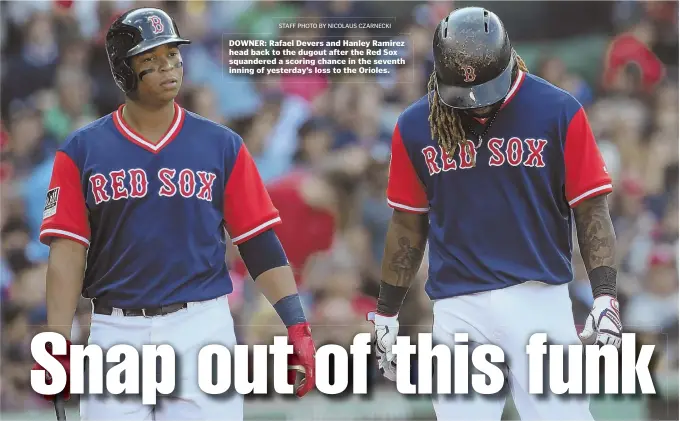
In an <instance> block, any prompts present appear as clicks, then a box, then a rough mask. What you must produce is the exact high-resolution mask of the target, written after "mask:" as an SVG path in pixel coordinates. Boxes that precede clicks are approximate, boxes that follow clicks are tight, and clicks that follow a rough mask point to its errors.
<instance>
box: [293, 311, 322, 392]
mask: <svg viewBox="0 0 680 421" xmlns="http://www.w3.org/2000/svg"><path fill="white" fill-rule="evenodd" d="M288 343H289V344H290V345H293V354H291V355H289V356H288V384H293V385H294V384H295V382H296V380H297V374H298V373H302V375H303V376H304V377H303V379H302V380H301V381H300V385H299V386H298V387H297V389H296V390H295V395H296V396H298V397H300V398H301V397H303V396H304V395H306V394H307V392H309V391H310V390H312V389H313V388H314V386H315V385H316V374H315V367H316V360H315V359H316V348H315V347H314V340H313V339H312V329H311V328H310V327H309V323H299V324H296V325H293V326H290V327H289V328H288Z"/></svg>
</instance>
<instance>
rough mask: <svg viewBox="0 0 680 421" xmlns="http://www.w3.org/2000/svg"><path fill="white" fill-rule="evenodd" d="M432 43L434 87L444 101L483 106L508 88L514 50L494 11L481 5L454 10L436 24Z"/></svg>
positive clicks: (460, 106) (502, 95)
mask: <svg viewBox="0 0 680 421" xmlns="http://www.w3.org/2000/svg"><path fill="white" fill-rule="evenodd" d="M432 44H433V50H434V51H433V52H434V63H435V74H436V85H435V87H436V89H437V93H438V95H439V98H440V100H441V102H443V103H444V104H445V105H448V106H449V107H452V108H457V109H464V110H465V109H467V110H469V109H474V108H481V107H486V106H489V105H493V104H496V103H498V102H499V101H501V100H503V98H505V96H506V95H507V94H508V92H509V91H510V87H511V85H512V71H513V68H514V64H515V52H514V50H513V48H512V45H511V44H510V38H509V37H508V34H507V32H506V31H505V27H504V26H503V22H501V20H500V19H499V18H498V16H496V15H495V14H494V13H492V12H490V11H488V10H486V9H483V8H480V7H465V8H462V9H457V10H454V11H453V12H451V13H450V14H449V15H448V16H447V17H445V18H444V19H443V20H442V21H441V22H440V23H439V25H438V26H437V29H436V30H435V33H434V40H433V43H432Z"/></svg>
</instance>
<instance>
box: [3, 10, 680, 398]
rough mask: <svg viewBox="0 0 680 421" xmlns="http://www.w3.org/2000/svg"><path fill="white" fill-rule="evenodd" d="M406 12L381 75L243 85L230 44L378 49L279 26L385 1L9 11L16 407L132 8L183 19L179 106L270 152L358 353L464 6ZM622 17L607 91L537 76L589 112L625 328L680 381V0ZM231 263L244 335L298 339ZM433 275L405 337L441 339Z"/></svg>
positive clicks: (7, 169)
mask: <svg viewBox="0 0 680 421" xmlns="http://www.w3.org/2000/svg"><path fill="white" fill-rule="evenodd" d="M376 3H378V2H376ZM398 3H399V4H398V6H395V10H394V13H393V14H395V15H396V16H397V18H396V19H395V22H396V23H395V24H394V27H393V28H392V29H393V32H392V34H397V33H406V34H409V36H408V41H409V42H408V43H407V44H408V46H409V47H408V51H404V52H402V54H403V57H404V58H407V60H408V65H407V66H403V67H401V68H397V69H393V71H392V72H391V73H390V74H389V75H383V76H381V77H380V78H375V77H373V76H357V75H352V76H351V77H345V76H342V77H340V78H335V77H328V76H327V75H320V74H317V75H313V76H308V77H305V78H301V77H300V76H295V75H284V76H277V77H257V76H249V75H243V74H239V75H232V74H230V73H229V72H228V71H226V69H227V67H228V66H227V65H226V64H225V63H226V59H227V58H228V51H225V49H224V48H223V40H224V35H223V34H225V33H234V34H236V33H237V34H239V35H238V37H246V36H248V35H251V36H253V37H256V38H257V37H260V34H263V33H266V34H270V35H269V36H271V37H279V36H289V37H295V36H304V37H323V36H334V37H349V36H352V37H355V36H369V37H370V34H366V33H361V32H357V31H356V30H338V29H334V30H329V31H327V32H323V31H321V30H319V31H317V32H311V31H307V32H304V33H296V32H294V31H292V32H286V33H282V32H281V30H280V29H279V27H278V23H279V22H280V21H281V20H282V19H290V20H294V19H299V18H305V19H313V18H314V17H320V16H322V17H324V19H326V20H331V21H335V22H347V21H348V19H347V18H353V17H356V18H359V17H361V18H364V19H365V18H367V17H369V18H370V17H371V16H383V15H384V12H383V11H381V9H380V6H379V5H376V4H375V3H373V4H372V3H363V2H354V1H343V0H335V1H328V2H313V1H309V2H306V1H294V2H282V1H260V2H204V1H199V0H196V1H191V2H153V1H146V2H141V3H140V2H133V1H120V0H119V1H106V2H72V1H35V2H1V3H0V12H1V13H0V15H1V16H2V22H0V43H1V46H2V66H1V68H2V82H1V83H2V85H1V89H2V96H1V110H2V121H1V124H2V126H1V128H0V129H1V130H0V133H1V137H0V150H1V155H0V183H1V186H0V195H1V201H0V227H1V236H2V244H1V247H0V259H1V261H0V271H1V275H0V276H1V288H2V366H1V377H0V392H1V403H2V406H1V407H2V410H3V411H23V410H27V409H33V408H42V407H44V405H45V403H44V402H42V401H40V400H39V399H36V398H35V397H34V396H33V395H32V394H31V393H30V386H29V376H28V373H29V370H30V367H31V360H30V352H29V345H30V340H31V338H32V336H33V335H34V334H35V333H37V332H39V331H40V329H41V326H42V325H43V324H44V323H45V321H46V313H45V307H44V302H45V272H46V261H47V257H48V252H49V249H48V248H47V247H45V246H43V245H41V244H40V243H39V242H38V241H37V240H38V230H39V226H40V223H41V219H42V210H43V206H44V201H45V192H46V191H47V186H48V184H49V178H50V174H51V169H52V161H53V157H54V154H55V151H56V149H57V148H58V147H59V146H60V145H61V144H62V142H63V141H64V139H65V138H66V136H67V135H68V134H69V133H70V132H71V131H73V130H75V129H77V128H79V127H81V126H82V125H84V124H87V123H89V122H91V121H93V120H95V119H97V118H99V117H101V116H103V115H106V114H108V113H110V112H112V111H113V110H115V109H116V107H117V106H118V105H119V104H120V103H122V101H123V97H122V95H121V93H120V91H119V90H118V88H117V87H116V86H115V84H114V83H113V80H112V77H111V73H110V70H109V67H108V61H107V58H106V54H105V51H104V47H103V37H104V34H105V31H106V29H107V28H108V25H109V23H110V22H112V21H113V19H115V18H116V17H117V16H118V15H119V14H120V13H121V12H122V11H124V10H126V9H127V8H130V7H133V6H138V5H145V6H146V5H155V6H160V7H162V8H164V9H165V10H167V11H168V12H169V13H170V14H171V15H172V16H174V17H175V19H176V20H177V23H178V25H179V28H180V32H181V34H182V36H183V37H186V38H189V39H192V40H193V41H194V43H193V44H192V45H190V46H186V47H185V48H184V49H183V50H182V56H183V59H184V63H185V80H184V85H183V88H182V93H181V95H180V97H179V98H178V102H179V103H180V105H182V106H183V107H185V108H186V109H188V110H191V111H194V112H196V113H198V114H201V115H203V116H205V117H207V118H209V119H211V120H214V121H217V122H220V123H223V124H225V125H227V126H229V127H231V128H232V129H234V130H235V131H236V132H237V133H239V134H240V135H241V136H242V137H243V139H244V140H245V142H246V144H247V147H248V148H249V150H250V152H251V153H252V154H253V156H254V157H255V159H256V162H257V164H258V166H259V169H260V171H261V173H262V176H263V178H264V179H265V181H266V183H267V185H268V188H269V191H270V193H271V196H272V198H273V200H274V202H275V205H276V206H277V207H278V209H279V210H280V212H281V216H282V219H283V221H284V222H285V223H284V224H283V225H282V226H281V227H280V228H278V229H277V233H278V234H279V237H280V238H281V241H282V243H283V245H284V248H285V249H286V252H287V254H288V256H289V259H290V262H291V265H292V266H293V268H294V270H295V274H296V278H297V281H298V285H299V288H300V290H301V292H302V294H303V296H304V302H305V305H306V308H307V314H308V316H309V317H310V318H311V321H312V323H313V325H314V326H316V327H315V328H313V332H314V336H315V339H316V341H317V342H318V344H323V343H326V342H331V341H332V342H335V343H340V344H349V343H350V342H351V340H352V338H353V336H354V335H355V334H356V333H358V332H366V331H369V327H367V325H366V322H365V312H366V311H367V310H370V309H373V308H374V306H375V297H376V296H377V292H378V283H379V280H380V261H381V257H382V253H383V243H384V236H385V233H386V230H387V224H388V221H389V219H390V216H391V210H390V208H388V207H387V204H386V200H385V188H386V181H387V169H388V164H389V153H390V150H389V147H390V139H391V132H392V129H393V127H394V124H395V121H396V118H397V116H398V115H399V113H400V112H401V111H403V110H404V109H405V107H406V106H408V104H410V103H411V102H412V101H414V100H416V99H418V98H419V97H421V96H422V95H424V93H425V87H426V81H427V78H428V77H429V73H430V71H431V69H432V62H431V39H432V30H433V28H434V27H435V25H436V24H437V22H438V21H439V20H440V19H441V18H442V17H443V16H444V15H445V14H446V13H448V12H449V11H450V10H451V9H453V8H454V7H456V6H457V5H456V4H454V3H450V2H432V3H427V2H419V3H416V2H413V3H410V2H409V3H407V2H398ZM383 4H384V3H383ZM489 7H490V6H489ZM532 7H533V6H532ZM492 10H493V9H492ZM613 10H614V11H615V13H612V15H611V16H602V18H601V19H602V20H609V21H608V22H606V27H615V28H617V29H616V31H615V32H612V33H607V34H603V35H606V36H608V37H610V41H611V46H612V48H610V49H608V50H607V51H603V54H606V56H603V58H602V59H603V60H602V62H603V63H602V66H601V72H600V73H601V79H600V80H596V81H588V80H586V79H585V78H584V77H583V76H582V75H579V74H576V73H573V72H570V71H569V70H567V69H568V68H569V66H567V65H566V64H565V63H564V62H563V61H562V59H561V58H560V57H555V56H551V55H549V52H547V54H546V55H545V56H544V57H541V59H540V60H538V61H537V63H535V64H534V66H533V67H531V66H530V71H531V72H532V73H534V74H537V75H539V76H541V77H543V78H545V79H546V80H548V81H549V82H552V83H554V84H556V85H557V86H559V87H562V88H563V89H565V90H568V91H569V92H571V93H572V94H574V95H575V96H576V97H577V98H578V99H579V100H580V101H581V102H582V103H583V104H584V105H585V106H586V107H587V111H588V116H589V119H590V121H591V124H592V126H593V128H594V130H595V134H596V137H597V139H598V142H599V144H600V147H601V150H602V152H603V154H604V155H605V160H606V162H607V165H608V168H609V169H610V173H611V175H612V176H613V177H614V180H615V188H614V193H613V194H612V195H611V197H610V201H609V203H610V206H611V212H612V217H613V220H614V224H615V229H616V233H617V237H618V250H619V253H618V257H619V259H620V279H619V285H620V287H619V294H620V301H621V308H622V318H623V322H624V325H625V329H626V330H627V331H635V332H638V333H640V334H642V335H644V340H645V341H648V343H649V341H651V342H653V343H657V344H659V345H660V346H659V347H658V348H659V349H660V352H661V355H660V356H659V358H658V364H656V365H655V368H654V370H655V372H677V369H678V262H677V257H678V84H677V65H678V58H677V51H678V48H677V47H678V39H677V33H678V22H677V15H678V11H677V2H671V3H663V2H635V1H630V2H628V1H627V2H621V3H620V4H619V5H618V7H614V8H613ZM501 19H504V16H502V15H501ZM669 28H670V29H669ZM669 33H670V34H671V36H669V35H668V34H669ZM510 36H511V38H512V37H513V34H512V33H511V34H510ZM546 36H547V35H546ZM614 47H616V48H614ZM669 51H670V53H669ZM631 54H632V58H631ZM631 61H632V62H633V64H631ZM227 260H228V263H229V265H230V268H231V273H232V278H233V279H234V284H235V291H234V293H233V294H232V296H231V297H230V302H231V305H232V311H233V313H234V316H235V319H236V324H237V334H238V337H239V338H240V340H241V342H242V343H247V344H253V343H268V341H269V340H270V338H271V336H272V335H275V334H281V333H283V332H284V331H283V326H282V325H281V323H280V321H279V319H278V317H277V315H276V313H275V312H274V311H273V309H272V307H271V306H270V305H269V303H267V302H266V300H265V299H264V298H263V297H262V296H261V295H260V294H259V293H258V292H257V291H256V290H255V289H254V288H253V283H252V282H251V281H250V280H249V278H248V274H247V271H246V270H245V268H244V266H243V264H242V263H241V261H240V259H239V256H238V252H237V250H236V249H235V248H232V249H230V250H229V252H228V254H227ZM426 271H427V264H426V262H425V264H424V265H423V267H422V268H421V271H420V273H419V275H418V279H417V281H416V282H415V283H414V286H413V288H412V289H411V291H410V293H409V296H408V297H407V300H406V303H405V308H404V310H403V311H402V315H401V324H402V326H403V327H402V332H403V333H405V334H407V333H408V334H412V335H415V334H417V333H418V332H427V331H429V329H430V328H431V310H430V303H429V300H428V298H427V297H426V296H425V294H424V293H423V288H422V284H423V283H424V280H425V275H426ZM574 271H575V282H573V283H572V285H571V292H572V298H573V302H574V316H575V323H577V324H581V323H583V321H584V320H585V318H586V314H587V312H588V311H589V309H590V307H591V303H592V295H591V292H590V286H589V283H588V280H587V276H586V274H585V269H584V267H583V263H582V261H581V260H580V255H579V253H578V251H576V252H575V253H574ZM89 312H90V304H89V302H87V301H85V300H83V302H82V305H81V306H80V307H79V309H78V312H77V318H76V320H75V321H74V325H73V340H74V342H75V343H85V342H86V340H87V334H88V326H89ZM676 406H677V405H676Z"/></svg>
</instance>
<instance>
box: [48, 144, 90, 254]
mask: <svg viewBox="0 0 680 421" xmlns="http://www.w3.org/2000/svg"><path fill="white" fill-rule="evenodd" d="M53 237H60V238H67V239H69V240H73V241H75V242H78V243H80V244H82V245H84V246H85V247H89V246H90V224H89V222H88V211H87V205H86V204H85V196H84V194H83V189H82V187H81V183H80V170H79V169H78V167H77V166H76V164H75V163H74V162H73V160H72V159H71V157H70V156H68V155H67V154H66V153H64V152H61V151H59V152H57V154H56V157H55V159H54V167H53V168H52V179H51V180H50V187H49V189H48V190H47V199H46V200H45V209H44V210H43V221H42V225H41V227H40V242H41V243H43V244H49V243H50V241H51V239H52V238H53Z"/></svg>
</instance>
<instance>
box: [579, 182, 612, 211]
mask: <svg viewBox="0 0 680 421" xmlns="http://www.w3.org/2000/svg"><path fill="white" fill-rule="evenodd" d="M612 190H613V187H612V185H611V184H605V185H603V186H599V187H595V188H593V189H590V190H588V191H587V192H585V193H582V194H580V195H578V196H576V197H575V198H573V199H572V200H570V201H569V206H571V207H572V208H574V207H576V205H578V204H579V203H581V202H583V201H584V200H586V199H590V198H593V197H595V196H600V195H602V194H606V193H611V192H612Z"/></svg>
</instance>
